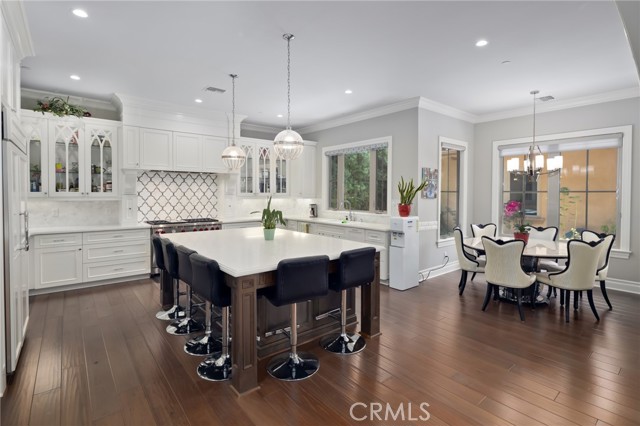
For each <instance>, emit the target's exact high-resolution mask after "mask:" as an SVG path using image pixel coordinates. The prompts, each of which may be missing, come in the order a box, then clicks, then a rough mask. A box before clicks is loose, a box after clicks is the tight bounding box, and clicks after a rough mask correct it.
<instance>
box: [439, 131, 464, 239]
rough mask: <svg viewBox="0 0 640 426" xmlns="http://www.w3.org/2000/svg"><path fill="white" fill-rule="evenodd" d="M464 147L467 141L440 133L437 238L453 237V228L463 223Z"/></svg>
mask: <svg viewBox="0 0 640 426" xmlns="http://www.w3.org/2000/svg"><path fill="white" fill-rule="evenodd" d="M466 149H467V143H466V142H462V141H457V140H454V139H449V138H445V137H440V173H439V179H440V182H439V194H438V199H439V211H440V219H439V220H438V241H439V242H441V241H445V240H446V241H449V242H451V241H453V230H454V228H455V227H456V226H459V227H460V228H463V229H464V227H465V225H464V219H465V217H466V186H467V185H466V176H467V171H466ZM445 245H446V244H445Z"/></svg>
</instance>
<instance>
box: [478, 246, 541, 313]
mask: <svg viewBox="0 0 640 426" xmlns="http://www.w3.org/2000/svg"><path fill="white" fill-rule="evenodd" d="M482 244H483V245H484V250H485V252H486V253H487V263H486V265H485V267H484V275H485V278H486V280H487V293H486V295H485V297H484V303H483V304H482V310H483V311H484V310H485V309H486V308H487V304H488V303H489V300H490V299H491V294H492V293H493V292H494V290H495V287H496V286H500V287H509V288H513V289H515V290H516V295H517V302H518V313H519V314H520V320H521V321H524V312H523V311H522V289H523V288H527V287H531V306H532V307H533V305H534V303H535V288H534V287H535V286H534V284H535V282H536V276H535V275H529V274H527V273H526V272H525V271H524V270H523V269H522V264H521V258H522V252H523V251H524V241H522V240H511V241H502V240H494V239H493V238H490V237H486V236H485V237H482Z"/></svg>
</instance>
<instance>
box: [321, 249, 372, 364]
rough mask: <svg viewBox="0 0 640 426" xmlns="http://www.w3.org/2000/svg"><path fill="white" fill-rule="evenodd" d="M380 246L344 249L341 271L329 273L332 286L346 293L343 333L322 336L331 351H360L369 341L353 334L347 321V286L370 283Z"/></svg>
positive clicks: (342, 319)
mask: <svg viewBox="0 0 640 426" xmlns="http://www.w3.org/2000/svg"><path fill="white" fill-rule="evenodd" d="M375 257H376V249H375V248H373V247H364V248H361V249H355V250H347V251H344V252H342V253H340V261H339V262H338V271H337V272H336V273H334V274H331V275H330V276H329V288H330V289H331V290H333V291H339V292H341V293H342V297H341V299H342V300H341V302H342V303H341V308H340V326H341V329H340V334H337V335H335V334H334V335H330V336H327V337H325V338H324V339H322V341H321V342H320V346H322V347H323V348H324V349H326V350H327V351H329V352H333V353H337V354H342V355H350V354H354V353H357V352H360V351H361V350H363V349H364V347H365V345H366V344H365V341H364V338H362V336H360V335H359V334H354V335H353V336H349V335H348V334H347V330H346V324H347V290H349V289H351V288H355V287H360V286H363V285H367V284H370V283H371V282H372V281H373V280H374V278H375V273H376V272H375Z"/></svg>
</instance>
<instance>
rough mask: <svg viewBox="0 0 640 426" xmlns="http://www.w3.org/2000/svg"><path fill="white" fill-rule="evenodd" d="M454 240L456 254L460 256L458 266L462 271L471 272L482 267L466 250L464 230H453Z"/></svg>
mask: <svg viewBox="0 0 640 426" xmlns="http://www.w3.org/2000/svg"><path fill="white" fill-rule="evenodd" d="M453 238H454V240H455V242H456V253H457V255H458V264H459V265H460V269H462V270H464V271H471V272H474V271H476V270H477V268H478V267H479V266H480V263H479V262H477V261H475V260H474V259H473V255H471V254H469V253H467V252H466V251H465V250H464V248H463V247H464V246H463V241H462V240H463V237H462V229H460V228H458V227H456V228H455V229H454V230H453Z"/></svg>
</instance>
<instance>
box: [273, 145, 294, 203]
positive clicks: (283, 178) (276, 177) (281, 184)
mask: <svg viewBox="0 0 640 426" xmlns="http://www.w3.org/2000/svg"><path fill="white" fill-rule="evenodd" d="M269 149H270V151H271V152H272V153H273V159H274V161H273V166H272V171H271V176H273V182H272V183H271V184H272V188H273V189H274V191H273V193H274V194H283V195H284V194H289V185H288V183H289V182H290V180H289V164H290V161H287V160H283V159H282V158H278V156H277V155H275V152H274V150H273V148H272V147H270V148H269Z"/></svg>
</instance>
